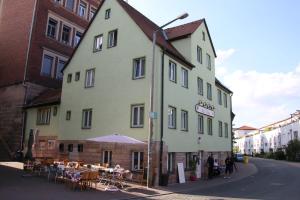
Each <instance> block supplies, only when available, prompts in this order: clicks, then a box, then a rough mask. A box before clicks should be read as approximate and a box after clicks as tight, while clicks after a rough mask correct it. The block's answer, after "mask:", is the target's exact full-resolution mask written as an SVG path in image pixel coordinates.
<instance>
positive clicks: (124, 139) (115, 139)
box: [87, 133, 145, 144]
mask: <svg viewBox="0 0 300 200" xmlns="http://www.w3.org/2000/svg"><path fill="white" fill-rule="evenodd" d="M87 140H88V141H93V142H108V143H121V144H145V143H144V142H142V141H140V140H137V139H134V138H132V137H128V136H125V135H121V134H118V133H114V134H112V135H105V136H100V137H95V138H90V139H87Z"/></svg>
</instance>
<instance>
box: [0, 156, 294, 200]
mask: <svg viewBox="0 0 300 200" xmlns="http://www.w3.org/2000/svg"><path fill="white" fill-rule="evenodd" d="M251 163H253V164H254V165H255V166H256V167H255V166H254V165H253V164H251ZM251 163H250V164H249V165H243V164H239V171H238V172H237V173H235V174H234V175H233V176H232V179H223V178H221V177H219V178H216V179H214V180H212V181H198V182H192V183H187V184H183V185H179V184H175V185H171V186H169V187H166V188H158V189H154V190H150V191H147V190H146V189H145V188H142V187H141V188H132V189H128V190H127V191H121V192H115V193H111V192H104V191H93V190H90V191H84V192H78V191H76V192H74V191H71V190H70V189H69V188H66V187H65V186H64V185H63V184H55V183H53V182H47V180H46V179H45V178H41V177H21V175H22V173H23V172H22V171H20V170H15V169H12V168H8V167H3V166H0V194H1V199H8V198H10V199H30V200H34V199H72V200H76V199H105V200H108V199H161V200H163V199H170V200H171V199H172V200H176V199H184V200H185V199H190V200H194V199H207V200H220V199H272V200H273V199H275V200H276V199H280V200H282V199H289V200H293V199H299V185H300V173H299V169H300V164H299V163H288V162H282V161H274V160H263V159H257V158H254V159H251Z"/></svg>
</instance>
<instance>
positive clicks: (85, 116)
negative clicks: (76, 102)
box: [82, 109, 93, 129]
mask: <svg viewBox="0 0 300 200" xmlns="http://www.w3.org/2000/svg"><path fill="white" fill-rule="evenodd" d="M92 116H93V110H92V109H85V110H83V111H82V128H83V129H90V128H91V127H92Z"/></svg>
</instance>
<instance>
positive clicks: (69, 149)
mask: <svg viewBox="0 0 300 200" xmlns="http://www.w3.org/2000/svg"><path fill="white" fill-rule="evenodd" d="M68 152H73V144H68Z"/></svg>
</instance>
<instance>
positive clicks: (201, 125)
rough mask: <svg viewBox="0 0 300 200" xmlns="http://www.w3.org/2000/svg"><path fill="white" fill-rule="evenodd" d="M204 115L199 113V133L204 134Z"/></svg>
mask: <svg viewBox="0 0 300 200" xmlns="http://www.w3.org/2000/svg"><path fill="white" fill-rule="evenodd" d="M203 120H204V118H203V115H198V133H199V134H204V124H203Z"/></svg>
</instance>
